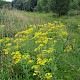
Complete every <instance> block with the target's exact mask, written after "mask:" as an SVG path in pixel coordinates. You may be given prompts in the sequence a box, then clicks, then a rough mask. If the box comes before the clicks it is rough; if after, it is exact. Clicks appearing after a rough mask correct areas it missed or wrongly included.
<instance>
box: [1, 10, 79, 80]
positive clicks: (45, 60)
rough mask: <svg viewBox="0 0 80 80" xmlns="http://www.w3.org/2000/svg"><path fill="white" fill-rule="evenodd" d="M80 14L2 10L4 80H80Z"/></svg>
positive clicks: (2, 69) (2, 79)
mask: <svg viewBox="0 0 80 80" xmlns="http://www.w3.org/2000/svg"><path fill="white" fill-rule="evenodd" d="M79 34H80V15H75V16H62V17H58V16H57V15H56V14H53V13H47V14H45V13H36V12H34V13H31V12H24V11H18V10H5V9H4V10H0V38H1V39H0V79H1V80H80V36H79Z"/></svg>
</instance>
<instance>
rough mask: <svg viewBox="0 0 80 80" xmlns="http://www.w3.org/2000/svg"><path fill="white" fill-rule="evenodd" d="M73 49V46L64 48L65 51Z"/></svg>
mask: <svg viewBox="0 0 80 80" xmlns="http://www.w3.org/2000/svg"><path fill="white" fill-rule="evenodd" d="M71 50H72V46H67V47H66V48H65V49H64V52H70V51H71Z"/></svg>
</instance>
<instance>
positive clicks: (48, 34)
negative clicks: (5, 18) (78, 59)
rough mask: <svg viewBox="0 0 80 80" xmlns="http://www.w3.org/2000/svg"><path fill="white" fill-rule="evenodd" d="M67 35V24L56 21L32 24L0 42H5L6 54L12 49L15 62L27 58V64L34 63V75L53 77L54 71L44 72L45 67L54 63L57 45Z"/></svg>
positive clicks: (69, 47)
mask: <svg viewBox="0 0 80 80" xmlns="http://www.w3.org/2000/svg"><path fill="white" fill-rule="evenodd" d="M67 35H68V32H67V31H66V28H65V25H64V24H62V23H61V24H60V23H59V24H58V23H57V22H56V21H55V22H54V23H47V24H43V25H34V26H33V25H30V28H28V29H27V30H25V31H21V32H18V33H17V34H16V35H15V37H14V38H12V39H10V38H8V37H6V38H5V39H0V43H1V44H2V42H4V43H5V46H4V47H5V48H4V50H3V51H4V53H5V54H9V51H10V54H11V55H12V59H13V60H14V64H17V63H19V62H20V61H24V60H25V62H26V65H28V66H30V65H32V66H31V69H33V70H34V72H33V75H34V76H35V75H40V76H42V75H44V76H43V77H44V78H45V79H51V78H52V77H53V76H52V73H46V72H44V70H43V68H45V69H46V66H47V64H53V61H54V59H55V56H54V53H55V52H56V51H57V48H55V47H56V45H57V44H58V42H59V40H63V41H64V40H66V37H67ZM4 43H3V44H4ZM71 49H72V47H71V46H67V47H66V48H65V50H64V51H67V52H69V51H71ZM13 51H14V52H13ZM25 52H27V53H29V54H27V53H25ZM33 58H34V59H33ZM53 67H54V66H53ZM41 70H42V71H41ZM41 72H44V74H42V73H41ZM47 72H48V71H47ZM45 73H46V74H45ZM40 76H39V77H40Z"/></svg>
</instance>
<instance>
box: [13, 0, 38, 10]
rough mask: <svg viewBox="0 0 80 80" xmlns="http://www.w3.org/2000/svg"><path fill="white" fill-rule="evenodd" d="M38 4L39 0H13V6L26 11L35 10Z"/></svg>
mask: <svg viewBox="0 0 80 80" xmlns="http://www.w3.org/2000/svg"><path fill="white" fill-rule="evenodd" d="M36 5H37V0H13V1H12V6H13V7H14V8H17V9H20V10H26V11H34V7H35V6H36Z"/></svg>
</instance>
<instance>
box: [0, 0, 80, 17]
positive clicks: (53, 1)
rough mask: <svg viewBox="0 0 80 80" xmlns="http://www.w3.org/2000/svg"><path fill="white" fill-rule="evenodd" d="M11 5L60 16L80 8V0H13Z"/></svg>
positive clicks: (20, 8)
mask: <svg viewBox="0 0 80 80" xmlns="http://www.w3.org/2000/svg"><path fill="white" fill-rule="evenodd" d="M1 1H2V0H0V2H1ZM3 2H4V1H3ZM1 5H2V3H1V4H0V6H1ZM11 5H12V7H13V8H16V9H19V10H25V11H31V12H33V11H38V12H46V13H47V12H54V13H57V14H58V15H59V16H61V15H66V14H67V13H68V11H69V10H71V9H73V10H74V9H76V10H80V0H13V1H12V3H11Z"/></svg>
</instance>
